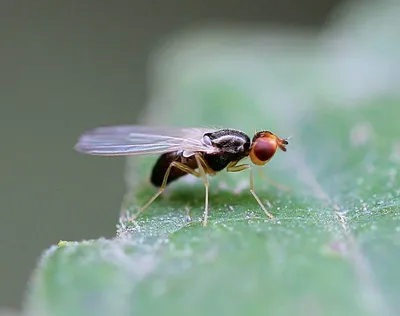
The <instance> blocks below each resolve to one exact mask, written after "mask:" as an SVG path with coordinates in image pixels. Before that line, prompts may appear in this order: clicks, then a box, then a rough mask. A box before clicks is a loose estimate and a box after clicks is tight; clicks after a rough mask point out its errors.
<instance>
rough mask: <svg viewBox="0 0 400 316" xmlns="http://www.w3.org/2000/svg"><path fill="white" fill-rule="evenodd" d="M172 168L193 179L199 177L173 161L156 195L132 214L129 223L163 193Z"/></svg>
mask: <svg viewBox="0 0 400 316" xmlns="http://www.w3.org/2000/svg"><path fill="white" fill-rule="evenodd" d="M173 167H175V168H178V169H181V170H182V171H184V172H186V173H190V174H192V175H194V176H195V177H200V176H201V174H200V173H199V172H197V171H196V170H193V169H192V168H190V167H188V166H186V165H184V164H183V163H180V162H177V161H173V162H172V163H171V164H170V165H169V167H168V169H167V171H166V172H165V175H164V179H163V182H162V184H161V187H160V189H159V190H158V192H157V193H156V194H154V195H153V196H152V197H151V199H150V200H149V201H148V202H147V203H146V204H145V205H143V206H142V207H141V208H140V209H139V211H137V213H136V214H134V215H133V216H131V217H130V218H129V219H128V220H129V221H134V220H136V218H137V217H138V216H139V215H140V214H141V213H142V212H143V211H144V210H145V209H146V208H147V207H148V206H149V205H150V204H151V203H153V202H154V200H155V199H156V198H157V197H158V196H159V195H160V194H161V193H163V192H164V190H165V187H166V186H167V181H168V177H169V174H170V172H171V169H172V168H173Z"/></svg>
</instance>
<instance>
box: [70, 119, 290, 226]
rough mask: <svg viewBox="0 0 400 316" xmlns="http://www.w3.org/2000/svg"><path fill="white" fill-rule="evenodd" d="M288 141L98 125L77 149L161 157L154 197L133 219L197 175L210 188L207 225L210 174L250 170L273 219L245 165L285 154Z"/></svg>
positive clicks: (262, 135)
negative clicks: (173, 186)
mask: <svg viewBox="0 0 400 316" xmlns="http://www.w3.org/2000/svg"><path fill="white" fill-rule="evenodd" d="M286 145H288V141H287V139H282V138H279V137H278V136H276V135H275V134H274V133H272V132H269V131H261V132H257V133H255V135H254V136H253V138H252V139H251V140H250V138H249V137H248V136H247V135H246V134H245V133H243V132H242V131H239V130H236V129H212V128H174V127H150V126H140V125H122V126H106V127H98V128H95V129H93V130H91V131H88V132H86V133H84V134H83V135H81V137H80V138H79V140H78V143H77V144H76V145H75V149H76V150H77V151H79V152H82V153H86V154H91V155H99V156H124V155H149V154H158V155H160V156H159V158H158V160H157V161H156V163H155V165H154V167H153V170H152V173H151V177H150V180H151V183H152V184H153V185H154V186H155V187H158V188H159V189H158V191H157V193H155V194H154V195H153V196H152V197H151V199H150V200H149V201H148V202H147V203H146V204H145V205H143V206H142V207H141V208H140V209H139V211H137V213H136V214H134V215H133V216H132V217H131V218H130V219H131V220H132V221H134V220H136V218H137V217H138V216H139V215H140V214H141V213H142V212H143V211H144V210H145V209H146V208H147V207H148V206H149V205H150V204H151V203H152V202H153V201H154V200H155V199H156V198H157V197H158V196H159V195H160V194H161V193H162V192H163V191H164V190H165V188H166V186H167V185H168V184H169V183H171V182H172V181H175V180H177V179H179V178H180V177H182V176H184V175H187V174H192V175H194V176H195V177H198V178H201V179H202V180H203V183H204V186H205V206H204V219H203V226H206V225H207V220H208V191H209V182H208V178H207V175H209V176H214V175H215V174H216V173H217V172H219V171H221V170H223V169H226V171H228V172H238V171H243V170H246V169H249V170H250V192H251V194H252V195H253V196H254V198H255V199H256V201H257V203H258V204H259V205H260V207H261V208H262V210H263V211H264V212H265V214H266V215H267V216H268V217H269V218H271V219H272V218H274V216H273V215H272V214H271V213H269V212H268V211H267V209H266V208H265V206H264V204H263V203H262V202H261V200H260V198H259V197H258V195H257V194H256V192H255V190H254V181H253V172H252V168H251V167H252V165H251V164H246V163H241V161H242V160H243V159H244V158H246V157H250V160H251V162H252V163H253V164H255V165H258V166H262V165H265V164H266V163H267V162H268V161H269V160H271V158H272V157H273V156H274V155H275V153H276V151H277V149H278V148H279V149H281V150H282V151H286Z"/></svg>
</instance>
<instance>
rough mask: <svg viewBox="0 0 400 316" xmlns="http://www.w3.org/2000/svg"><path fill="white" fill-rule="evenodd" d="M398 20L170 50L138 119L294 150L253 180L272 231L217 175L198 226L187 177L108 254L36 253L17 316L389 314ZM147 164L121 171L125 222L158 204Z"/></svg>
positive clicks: (394, 248)
mask: <svg viewBox="0 0 400 316" xmlns="http://www.w3.org/2000/svg"><path fill="white" fill-rule="evenodd" d="M399 9H400V8H399V5H397V3H396V2H388V1H381V2H379V3H377V2H368V1H367V2H362V3H350V4H347V5H346V6H345V7H343V8H342V10H339V11H338V12H337V13H336V14H335V15H334V16H333V18H332V21H331V23H328V25H327V26H326V30H325V32H323V33H320V34H313V33H312V32H307V31H303V32H300V31H293V30H271V31H266V30H265V29H254V28H250V27H249V28H245V27H243V28H240V29H237V28H236V29H232V28H229V27H228V26H225V27H220V26H213V27H210V28H209V29H201V30H192V31H187V32H184V33H183V34H180V35H178V36H176V37H174V38H173V39H169V40H168V42H167V43H165V45H164V46H163V47H162V48H161V49H160V50H159V51H158V52H156V53H155V54H154V56H153V58H152V63H151V65H150V66H151V67H150V73H151V80H150V89H151V98H150V100H149V102H150V108H149V112H148V115H147V116H146V118H145V119H144V121H145V122H146V123H149V124H163V125H165V124H170V125H180V126H204V125H217V126H223V127H231V128H237V129H242V130H244V131H245V132H247V133H248V134H249V135H252V133H253V132H254V130H255V129H258V130H260V129H267V130H271V131H273V132H275V133H277V134H278V135H280V136H281V137H287V136H293V138H292V139H291V140H290V144H289V146H288V151H287V152H286V153H278V154H277V155H276V157H274V158H273V160H272V161H271V162H270V163H269V164H268V165H267V166H266V167H264V168H263V169H261V170H260V172H262V174H263V175H261V174H260V173H259V172H258V170H256V171H257V172H255V175H256V190H257V192H258V194H259V195H260V197H261V198H262V200H263V201H264V202H265V203H268V202H269V203H270V211H271V212H272V213H274V214H275V215H276V219H275V220H268V219H266V218H265V215H264V213H263V212H262V210H260V209H259V207H258V205H257V203H256V201H255V200H254V199H253V197H252V196H251V195H250V193H249V188H248V173H247V172H241V173H237V174H226V173H221V174H219V175H217V176H216V177H215V178H214V179H212V181H211V189H210V219H209V226H208V227H207V228H203V227H201V217H202V212H203V206H204V204H203V203H204V187H203V185H202V183H201V181H194V179H193V177H191V176H187V177H185V178H184V179H182V180H181V181H178V182H176V183H173V184H171V186H170V188H169V189H168V190H167V192H166V193H165V194H164V195H163V196H161V197H160V198H159V199H157V200H156V201H155V202H154V203H153V204H152V205H151V207H150V208H149V209H148V210H147V211H146V212H145V213H144V214H143V215H142V216H141V217H140V218H139V219H138V223H137V225H134V224H131V223H127V222H125V221H124V220H123V219H121V222H120V223H119V225H118V233H117V237H116V238H115V239H114V240H105V239H99V240H93V241H83V242H72V243H66V244H65V243H62V244H61V247H60V246H53V247H52V248H50V249H48V250H47V251H46V252H45V254H44V255H43V256H42V258H41V261H40V264H39V266H38V268H37V270H36V272H35V275H34V277H33V278H32V281H31V284H30V288H29V292H28V296H27V304H26V311H27V313H28V314H29V315H111V314H113V315H133V314H146V315H156V314H161V313H162V314H163V315H177V314H189V315H204V314H213V315H214V314H215V315H216V314H222V313H224V314H230V315H244V314H250V315H268V314H271V315H292V314H294V313H296V314H300V315H398V314H399V313H400V304H399V302H398V296H399V294H400V289H399V286H400V285H399V284H400V273H399V271H398V269H397V262H398V261H399V260H400V248H399V242H400V206H399V205H400V181H399V176H398V170H399V164H400V129H399V127H398V117H400V106H399V101H400V95H399V94H400V90H399V88H400V87H399V84H398V83H399V82H400V81H399V73H400V69H399V67H400V66H399V63H398V62H397V56H400V46H399V45H400V42H399V41H398V36H399V35H398V34H400V32H399V31H400V11H399ZM156 158H157V157H151V158H144V159H140V158H139V159H137V158H135V159H129V161H128V165H127V175H126V179H127V184H128V194H127V196H126V199H125V201H124V203H123V210H127V211H129V212H134V211H135V210H137V209H138V207H140V206H141V205H143V203H144V202H146V200H147V199H148V198H149V197H150V196H151V195H152V194H153V193H154V188H152V187H151V185H150V183H149V181H148V176H149V172H150V170H151V166H152V163H153V162H154V161H155V159H156ZM272 182H274V183H278V185H279V186H275V185H272V184H271V183H272ZM188 210H189V211H190V215H191V217H192V222H190V223H188V222H187V221H186V216H185V215H186V213H187V211H188Z"/></svg>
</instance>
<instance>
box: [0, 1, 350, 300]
mask: <svg viewBox="0 0 400 316" xmlns="http://www.w3.org/2000/svg"><path fill="white" fill-rule="evenodd" d="M337 2H338V1H315V0H309V1H303V2H302V3H299V2H297V1H294V0H287V1H277V0H276V1H270V2H268V3H266V2H262V1H253V2H246V1H225V0H224V1H222V0H220V1H202V2H200V1H190V2H188V1H174V2H172V1H165V2H162V3H161V2H159V3H157V4H155V3H151V2H146V1H114V2H113V3H111V2H106V1H68V2H63V3H61V2H59V3H55V2H50V1H46V2H45V1H36V2H35V3H33V2H28V1H13V2H12V1H3V2H2V3H1V4H0V26H1V27H0V39H1V41H0V45H1V46H0V47H1V59H0V89H1V93H0V110H1V112H0V120H1V122H0V135H1V136H0V137H2V139H1V141H2V142H1V144H2V148H3V149H2V150H1V154H2V157H3V158H2V164H1V166H0V168H1V170H0V175H1V178H0V179H1V182H0V183H1V186H2V187H1V190H0V193H1V199H0V201H1V212H0V216H1V217H0V234H1V235H0V250H1V252H0V253H1V255H0V256H1V257H0V258H1V261H0V264H1V265H0V280H1V282H0V294H1V295H0V300H1V301H0V306H9V307H18V306H19V305H20V303H21V297H22V294H23V290H24V288H25V285H26V281H27V279H28V277H29V275H30V273H31V272H32V269H33V268H34V267H35V265H36V260H37V258H38V256H39V255H40V253H41V252H42V251H43V250H44V249H46V248H48V247H49V245H51V244H55V243H57V242H58V241H59V240H60V239H63V240H81V239H88V238H98V237H100V236H104V237H111V236H114V235H115V224H116V223H117V219H118V215H119V214H118V210H119V206H120V203H121V200H122V197H123V195H124V193H125V183H124V179H123V172H124V161H125V160H124V159H118V158H112V159H107V158H96V157H90V156H83V155H78V154H77V153H75V152H74V151H73V150H72V147H73V145H74V143H75V141H76V139H77V137H78V136H79V134H80V133H81V132H82V131H84V130H85V129H87V128H90V127H93V126H97V125H110V124H125V123H128V124H129V123H134V122H136V121H137V120H138V119H139V118H140V115H141V113H143V109H144V106H145V104H146V102H147V100H148V99H149V93H148V88H149V86H150V85H151V83H152V82H151V83H150V82H149V77H148V63H147V61H148V59H149V56H151V53H152V52H154V51H155V50H156V49H157V48H158V47H159V45H160V43H162V42H163V41H164V40H166V39H168V38H169V37H170V36H172V35H173V34H175V33H176V32H178V31H181V30H185V29H187V28H190V27H193V26H196V27H197V28H200V29H201V27H202V26H208V25H209V23H222V25H223V24H224V23H227V25H230V26H232V25H237V26H240V25H255V26H257V27H260V26H263V27H267V26H272V25H275V27H276V25H279V26H287V27H289V26H290V27H294V28H300V27H306V28H315V30H317V31H318V30H319V28H321V27H322V26H323V25H324V23H325V19H326V18H327V16H328V15H329V14H330V13H331V12H332V9H333V8H335V5H337ZM228 23H229V24H228ZM319 88H321V86H320V87H319ZM355 88H357V87H355ZM328 89H329V88H328ZM355 90H357V89H355ZM94 219H95V220H94Z"/></svg>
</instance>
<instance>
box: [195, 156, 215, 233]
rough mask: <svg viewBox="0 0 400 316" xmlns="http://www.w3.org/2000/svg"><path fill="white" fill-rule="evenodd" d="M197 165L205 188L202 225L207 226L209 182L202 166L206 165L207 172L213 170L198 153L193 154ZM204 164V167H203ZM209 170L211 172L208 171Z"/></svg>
mask: <svg viewBox="0 0 400 316" xmlns="http://www.w3.org/2000/svg"><path fill="white" fill-rule="evenodd" d="M195 158H196V162H197V166H198V167H199V173H200V175H201V177H202V178H203V183H204V186H205V188H206V197H205V202H204V218H203V227H206V226H207V220H208V187H209V182H208V179H207V175H206V172H205V171H204V167H206V170H207V172H208V173H211V174H212V173H213V171H212V170H211V169H210V167H208V164H207V162H206V161H205V160H204V159H203V158H202V157H201V156H200V155H198V154H196V155H195ZM203 166H204V167H203ZM210 171H211V172H210Z"/></svg>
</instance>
